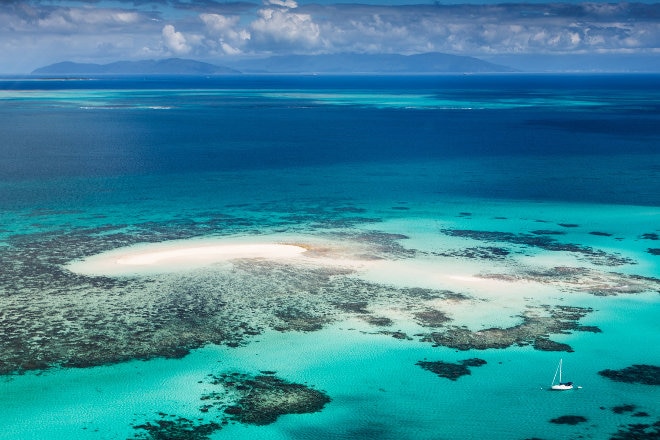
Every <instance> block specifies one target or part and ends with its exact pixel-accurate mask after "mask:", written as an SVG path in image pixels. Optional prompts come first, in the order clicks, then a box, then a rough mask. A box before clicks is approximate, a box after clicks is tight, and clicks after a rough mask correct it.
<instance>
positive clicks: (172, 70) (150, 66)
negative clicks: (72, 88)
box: [32, 58, 239, 75]
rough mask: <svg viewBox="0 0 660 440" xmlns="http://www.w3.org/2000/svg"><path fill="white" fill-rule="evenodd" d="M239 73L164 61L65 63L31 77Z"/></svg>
mask: <svg viewBox="0 0 660 440" xmlns="http://www.w3.org/2000/svg"><path fill="white" fill-rule="evenodd" d="M230 73H239V72H237V71H236V70H233V69H230V68H228V67H225V66H216V65H215V64H209V63H203V62H201V61H194V60H184V59H180V58H168V59H164V60H144V61H117V62H115V63H110V64H83V63H73V62H71V61H65V62H62V63H56V64H51V65H49V66H45V67H41V68H39V69H36V70H34V71H33V72H32V74H33V75H218V74H230Z"/></svg>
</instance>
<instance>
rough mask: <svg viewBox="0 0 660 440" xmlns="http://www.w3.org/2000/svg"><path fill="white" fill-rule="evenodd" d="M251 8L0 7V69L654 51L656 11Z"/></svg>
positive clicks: (659, 25) (533, 6)
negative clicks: (70, 63) (293, 56)
mask: <svg viewBox="0 0 660 440" xmlns="http://www.w3.org/2000/svg"><path fill="white" fill-rule="evenodd" d="M382 1H383V3H386V2H387V0H382ZM262 3H263V4H264V5H265V6H262V7H255V6H254V3H252V4H251V5H252V6H250V4H249V3H245V2H241V3H240V4H239V3H238V2H235V3H231V4H229V3H222V4H220V3H219V2H217V1H210V0H208V1H200V2H187V1H186V2H179V1H162V2H143V1H138V2H134V1H115V2H113V3H111V4H112V5H115V6H113V7H103V6H102V5H105V4H106V3H104V2H97V3H91V2H82V1H81V2H80V3H78V4H79V5H82V6H80V7H71V6H67V7H64V6H58V2H51V1H48V2H45V1H40V0H22V1H14V2H3V1H0V42H1V44H0V47H1V48H2V51H0V66H3V67H5V66H9V65H11V64H14V65H18V64H17V63H18V59H19V58H20V59H22V60H28V59H34V60H39V59H44V60H47V61H48V62H54V61H60V60H66V59H72V60H78V61H86V62H95V61H96V62H100V61H102V60H103V61H108V60H112V59H136V58H140V57H142V58H143V57H147V56H149V57H152V58H157V57H163V56H170V55H173V54H174V55H188V56H191V57H192V56H194V57H199V58H213V57H219V56H221V55H224V54H238V53H244V54H272V53H320V52H324V53H331V52H371V53H374V52H389V53H404V54H410V53H420V52H427V51H439V52H449V53H456V54H461V55H472V56H480V55H484V54H489V55H494V54H502V55H506V54H525V53H530V54H546V53H547V54H553V53H589V52H594V53H596V52H597V53H608V52H611V53H621V52H623V51H625V52H635V51H637V52H645V53H659V52H660V3H624V2H620V3H607V4H606V3H593V2H592V3H548V4H540V3H535V2H532V3H507V4H505V3H502V4H490V5H488V4H439V3H437V2H436V4H430V3H431V2H426V3H427V4H426V5H422V4H417V5H398V6H387V5H365V4H362V5H360V4H358V3H360V2H359V1H357V2H355V3H338V4H328V3H327V2H321V3H323V4H320V3H319V2H305V3H304V4H298V3H297V1H296V0H262ZM418 3H422V2H418ZM442 3H444V2H442ZM67 4H69V5H75V4H76V3H75V2H68V3H67ZM116 5H125V6H124V7H122V6H116ZM175 7H179V9H174V8H175ZM220 11H224V12H222V13H221V12H220ZM165 23H167V25H166V26H164V24H165ZM55 41H57V42H59V43H58V44H55V43H54V42H55ZM40 64H43V63H38V64H37V65H36V66H35V67H38V65H40Z"/></svg>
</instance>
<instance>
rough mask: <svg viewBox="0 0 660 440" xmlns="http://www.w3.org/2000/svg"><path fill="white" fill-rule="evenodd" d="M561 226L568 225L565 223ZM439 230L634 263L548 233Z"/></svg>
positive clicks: (609, 262) (608, 262) (604, 262)
mask: <svg viewBox="0 0 660 440" xmlns="http://www.w3.org/2000/svg"><path fill="white" fill-rule="evenodd" d="M561 226H564V227H569V226H566V225H561ZM440 232H442V233H443V234H445V235H449V236H451V237H463V238H469V239H472V240H479V241H483V242H500V243H511V244H515V245H519V246H527V247H535V248H540V249H544V250H547V251H551V252H570V253H574V254H576V255H578V256H579V257H581V258H584V259H586V260H588V261H589V262H591V263H592V264H595V265H600V266H621V265H624V264H634V260H632V259H630V258H627V257H622V256H621V255H618V254H612V253H608V252H605V251H602V250H600V249H593V248H591V247H589V246H582V245H579V244H573V243H561V242H559V241H557V240H556V239H555V238H553V237H550V236H548V235H534V234H524V233H520V234H515V233H513V232H501V231H479V230H470V229H443V230H441V231H440Z"/></svg>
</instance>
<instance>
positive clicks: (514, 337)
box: [422, 306, 600, 352]
mask: <svg viewBox="0 0 660 440" xmlns="http://www.w3.org/2000/svg"><path fill="white" fill-rule="evenodd" d="M540 311H545V312H546V313H545V314H543V315H542V314H540V313H539V312H540ZM591 311H592V309H590V308H580V307H569V306H558V307H554V308H552V307H549V306H548V307H545V308H541V309H530V310H528V311H527V312H525V313H524V314H523V315H522V316H521V317H520V318H521V320H522V322H521V323H520V324H518V325H515V326H513V327H509V328H488V329H484V330H477V331H473V330H470V329H468V328H467V327H459V326H451V327H448V328H447V329H446V330H444V331H441V332H433V333H430V334H428V335H426V336H424V337H423V338H422V340H423V341H426V342H432V343H434V344H435V345H438V346H444V347H450V348H455V349H458V350H486V349H489V348H507V347H511V346H512V345H517V346H526V345H533V346H534V348H536V349H537V350H543V351H567V352H572V351H573V349H572V348H571V347H570V345H568V344H563V343H560V342H555V341H552V340H551V339H550V334H553V333H554V334H564V333H568V332H569V330H574V331H589V332H599V331H600V330H599V329H598V328H596V327H589V326H581V325H579V322H578V321H579V320H580V319H581V318H582V317H584V316H585V315H586V314H587V313H589V312H591Z"/></svg>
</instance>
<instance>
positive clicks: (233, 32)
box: [199, 14, 251, 55]
mask: <svg viewBox="0 0 660 440" xmlns="http://www.w3.org/2000/svg"><path fill="white" fill-rule="evenodd" d="M199 18H200V20H202V22H203V23H204V25H205V30H206V42H205V44H207V46H208V47H210V48H211V49H212V48H213V47H215V46H219V48H220V50H221V52H222V53H225V54H228V55H236V54H239V53H241V52H242V48H243V47H244V46H245V45H246V44H247V42H248V41H249V40H250V38H251V35H250V32H249V31H247V30H246V29H243V28H241V27H240V25H239V21H240V17H238V16H233V17H227V16H224V15H221V14H200V16H199Z"/></svg>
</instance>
